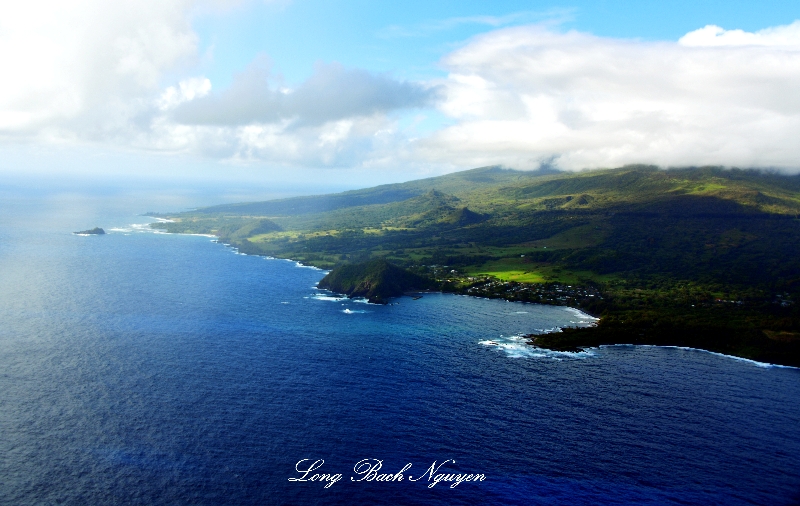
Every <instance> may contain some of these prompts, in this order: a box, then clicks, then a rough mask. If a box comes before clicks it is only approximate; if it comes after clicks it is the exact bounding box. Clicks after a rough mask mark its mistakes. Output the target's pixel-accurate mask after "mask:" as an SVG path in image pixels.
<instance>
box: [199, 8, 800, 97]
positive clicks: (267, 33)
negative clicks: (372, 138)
mask: <svg viewBox="0 0 800 506" xmlns="http://www.w3.org/2000/svg"><path fill="white" fill-rule="evenodd" d="M201 12H202V14H198V15H196V17H195V19H194V22H193V24H194V26H195V29H196V30H197V32H198V34H199V35H200V37H201V46H202V48H203V49H204V50H209V49H210V51H211V53H212V54H213V58H210V59H209V60H207V61H206V63H205V65H204V69H205V70H206V74H207V75H208V76H209V77H210V78H211V79H212V80H213V81H215V82H219V83H220V85H226V84H228V83H229V82H230V79H231V76H232V75H233V73H235V72H237V71H240V70H241V69H242V68H244V67H245V66H246V65H247V64H248V63H249V62H250V61H252V60H253V59H254V58H255V57H256V56H257V55H258V54H266V55H268V56H269V58H270V59H271V60H272V61H273V63H274V65H275V68H276V69H278V70H279V72H281V73H282V74H283V75H284V76H285V77H286V79H287V80H289V81H290V82H298V81H300V80H302V79H304V78H307V77H308V76H309V75H310V74H311V73H312V70H313V64H314V62H316V61H319V60H322V61H338V62H341V63H343V64H345V65H348V66H352V67H359V68H365V69H369V70H372V71H376V72H391V73H393V74H394V75H396V76H399V77H403V78H407V79H420V78H429V77H431V76H435V75H437V74H441V73H443V72H444V71H443V70H442V69H441V68H439V67H438V66H437V63H438V61H439V59H440V58H441V57H442V56H443V55H444V54H446V53H447V52H449V51H451V50H452V49H453V48H454V47H457V46H458V45H460V44H463V43H464V42H465V41H466V40H467V39H469V38H470V37H472V36H474V35H477V34H480V33H484V32H487V31H490V30H492V29H495V28H501V27H507V26H514V25H523V24H531V23H541V22H549V23H554V24H557V26H558V27H559V29H561V30H571V29H574V30H579V31H585V32H589V33H592V34H594V35H599V36H607V37H616V38H636V39H642V40H673V41H676V40H678V39H679V38H680V37H682V36H683V35H685V34H686V33H688V32H690V31H692V30H696V29H698V28H701V27H703V26H706V25H709V24H713V25H718V26H721V27H723V28H726V29H737V28H738V29H742V30H745V31H751V32H752V31H757V30H760V29H762V28H767V27H771V26H778V25H785V24H789V23H791V22H792V21H794V20H796V19H800V3H798V2H790V1H782V2H764V3H761V2H753V1H725V2H722V1H705V2H700V1H695V2H692V1H671V2H664V1H643V0H639V1H614V2H612V1H589V2H586V1H584V2H564V3H559V2H531V1H493V2H486V1H406V2H375V1H343V0H333V1H310V0H309V1H303V0H296V1H293V2H273V3H268V2H264V3H255V4H250V3H248V4H244V5H241V6H239V7H236V8H231V9H229V10H227V11H224V12H220V11H216V12H214V13H213V14H211V15H209V14H208V11H207V10H206V11H205V12H203V11H201ZM481 18H484V19H481ZM492 18H493V19H492Z"/></svg>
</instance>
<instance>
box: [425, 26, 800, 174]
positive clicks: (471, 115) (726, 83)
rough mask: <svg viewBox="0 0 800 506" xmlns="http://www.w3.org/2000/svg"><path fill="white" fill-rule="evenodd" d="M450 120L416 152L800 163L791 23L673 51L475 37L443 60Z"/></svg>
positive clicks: (799, 70) (466, 162)
mask: <svg viewBox="0 0 800 506" xmlns="http://www.w3.org/2000/svg"><path fill="white" fill-rule="evenodd" d="M442 63H443V65H444V67H445V68H446V69H447V70H449V75H448V77H447V78H446V79H444V80H443V82H442V85H443V86H444V87H445V90H446V93H445V95H446V99H445V100H444V101H443V102H442V104H441V106H440V107H441V110H442V112H444V113H445V114H447V115H448V116H449V117H450V118H451V119H452V120H453V122H454V123H453V124H452V125H451V126H448V127H446V128H443V129H441V130H439V131H438V132H436V133H434V134H433V135H432V136H430V137H429V138H427V139H424V140H421V141H420V142H419V143H418V144H419V145H418V154H419V156H421V157H423V158H425V159H427V160H429V161H434V162H439V163H453V164H457V165H459V166H479V165H484V164H495V163H502V164H506V165H508V166H512V167H520V168H523V167H536V166H538V165H540V164H541V163H555V164H556V165H558V166H560V167H563V168H566V169H582V168H593V167H610V166H618V165H622V164H626V163H640V162H642V163H655V164H660V165H667V166H669V165H690V164H692V165H694V164H723V165H736V166H769V167H784V168H790V169H791V168H795V169H796V168H798V167H800V143H798V142H797V134H796V132H798V131H800V23H797V22H796V23H793V24H791V25H788V26H784V27H777V28H770V29H767V30H762V31H759V32H756V33H745V32H740V31H725V30H722V29H719V28H717V27H705V28H703V29H700V30H697V31H694V32H691V33H689V34H687V35H686V36H685V37H684V38H682V39H681V40H680V42H642V41H638V40H620V39H611V38H604V37H597V36H593V35H590V34H586V33H580V32H575V31H571V32H567V33H559V32H555V31H552V30H549V29H547V28H546V27H542V26H526V27H519V28H509V29H504V30H498V31H494V32H491V33H488V34H485V35H482V36H479V37H477V38H475V39H473V40H472V41H470V42H469V43H468V44H466V45H465V46H464V47H462V48H461V49H459V50H457V51H454V52H453V53H451V54H448V55H447V56H445V58H444V59H443V60H442Z"/></svg>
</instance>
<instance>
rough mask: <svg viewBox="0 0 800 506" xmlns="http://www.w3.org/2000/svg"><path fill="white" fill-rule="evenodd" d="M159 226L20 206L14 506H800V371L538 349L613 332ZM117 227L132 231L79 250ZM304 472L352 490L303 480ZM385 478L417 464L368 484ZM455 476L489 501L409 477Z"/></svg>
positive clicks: (63, 202) (114, 215) (13, 274)
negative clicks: (337, 271)
mask: <svg viewBox="0 0 800 506" xmlns="http://www.w3.org/2000/svg"><path fill="white" fill-rule="evenodd" d="M155 205H157V202H139V201H130V200H125V199H104V198H90V197H84V196H80V195H72V196H63V195H62V196H60V197H58V198H48V199H38V200H37V199H34V198H29V199H25V200H22V199H16V200H14V199H7V200H5V201H3V203H2V204H1V206H2V214H1V215H0V322H2V324H1V325H0V503H4V504H284V503H288V504H336V503H340V504H353V503H364V504H397V503H405V504H439V503H441V504H476V503H487V502H488V503H498V504H598V503H603V504H695V503H702V504H791V503H794V502H797V501H800V472H798V469H800V403H798V402H797V400H798V399H800V371H798V370H796V369H782V368H769V367H760V366H758V365H755V364H752V363H748V362H744V361H738V360H734V359H731V358H727V357H721V356H716V355H712V354H708V353H704V352H699V351H692V350H681V349H664V348H648V347H629V346H628V347H625V346H622V347H609V348H601V349H598V350H593V351H591V352H590V353H586V354H581V355H577V356H574V355H566V354H552V353H542V352H536V351H535V350H532V349H531V348H529V347H526V346H524V345H522V344H520V343H518V342H516V341H515V340H514V339H513V337H514V336H515V335H517V334H519V333H523V332H531V331H534V330H537V329H540V330H544V329H550V328H553V327H556V326H560V325H568V324H585V323H586V322H588V321H589V320H588V319H587V318H584V317H581V316H580V315H579V314H578V313H576V312H574V311H570V310H568V309H566V308H557V307H546V306H535V305H525V304H516V303H506V302H502V301H496V300H494V301H489V300H481V299H474V298H467V297H458V296H452V295H442V294H429V295H425V296H424V297H423V298H422V299H419V300H417V301H412V300H411V299H410V298H402V299H399V300H398V302H399V304H397V305H391V306H374V305H368V304H364V303H359V302H354V301H349V300H340V299H338V298H337V297H334V296H332V294H326V293H322V292H320V291H318V290H316V289H315V288H314V285H315V283H316V282H317V281H318V280H319V279H320V278H321V277H322V274H323V273H321V272H320V271H318V270H314V269H309V268H302V267H298V266H297V265H296V264H295V263H293V262H288V261H282V260H266V259H263V258H258V257H251V256H243V255H237V254H235V252H234V251H233V250H231V249H230V248H225V247H223V246H222V245H219V244H215V243H212V242H211V240H210V239H209V238H206V237H189V236H171V235H159V234H153V233H149V232H143V231H141V230H140V229H138V228H137V227H133V226H131V225H132V224H134V223H138V224H142V223H145V222H146V221H147V220H146V219H144V218H142V217H138V216H136V213H137V212H141V211H145V210H147V209H153V208H157V207H154V206H155ZM95 225H100V226H103V227H104V228H106V230H107V231H108V232H109V234H108V235H106V236H103V237H78V236H75V235H72V234H71V233H70V232H71V231H73V230H79V229H84V228H88V227H91V226H95ZM489 341H491V342H493V343H498V345H494V344H491V343H490V342H489ZM302 459H311V461H315V460H324V461H325V463H324V464H323V465H322V467H321V468H320V469H319V471H318V472H326V473H332V474H336V473H341V474H342V479H341V481H338V482H336V483H334V484H333V485H332V486H331V487H330V488H327V489H326V488H324V485H323V484H321V483H317V482H290V481H289V478H297V477H300V474H299V473H297V472H296V470H295V465H296V464H297V462H298V461H300V460H302ZM362 459H375V460H381V461H382V466H383V467H382V470H381V471H380V472H381V473H387V472H390V473H395V472H397V471H399V470H400V469H402V468H403V467H404V466H405V465H406V464H409V463H410V464H412V467H411V468H410V469H408V470H407V471H406V472H405V473H404V475H405V479H404V480H403V481H401V482H397V481H395V482H391V483H385V482H380V483H379V482H367V481H361V482H353V481H351V480H350V477H351V476H355V477H356V478H358V475H356V474H355V473H354V471H353V468H354V465H355V464H356V463H357V462H359V461H361V460H362ZM449 460H455V463H453V462H448V463H447V464H446V465H445V466H444V467H443V468H442V469H443V470H445V469H446V470H447V471H448V472H462V473H481V474H483V475H485V480H484V481H481V482H475V483H461V484H460V485H458V486H457V487H456V488H453V489H451V488H448V485H447V484H445V483H440V484H439V485H436V486H435V487H433V488H428V487H427V486H428V485H429V482H428V480H427V479H426V478H423V479H422V480H420V481H415V482H412V481H410V480H409V479H408V477H409V476H411V477H414V478H418V477H419V476H420V475H422V474H423V473H424V471H425V470H426V469H427V468H428V467H429V466H430V465H431V464H432V463H433V462H437V464H439V463H442V462H443V461H449ZM373 462H374V461H373Z"/></svg>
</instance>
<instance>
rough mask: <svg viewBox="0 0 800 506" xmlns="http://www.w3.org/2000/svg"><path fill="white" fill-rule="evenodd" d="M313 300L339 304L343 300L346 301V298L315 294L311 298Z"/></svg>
mask: <svg viewBox="0 0 800 506" xmlns="http://www.w3.org/2000/svg"><path fill="white" fill-rule="evenodd" d="M311 298H312V299H314V300H328V301H333V302H340V301H343V300H347V297H340V296H336V295H325V294H315V295H312V296H311Z"/></svg>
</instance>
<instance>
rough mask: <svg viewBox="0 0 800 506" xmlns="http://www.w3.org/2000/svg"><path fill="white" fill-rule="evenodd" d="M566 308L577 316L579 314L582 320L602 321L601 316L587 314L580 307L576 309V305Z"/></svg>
mask: <svg viewBox="0 0 800 506" xmlns="http://www.w3.org/2000/svg"><path fill="white" fill-rule="evenodd" d="M564 310H565V311H568V312H570V313H572V314H574V315H575V316H577V317H578V318H580V319H581V320H586V321H591V322H596V321H600V318H595V317H594V316H592V315H590V314H586V313H584V312H583V311H581V310H580V309H575V308H574V307H565V308H564Z"/></svg>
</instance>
